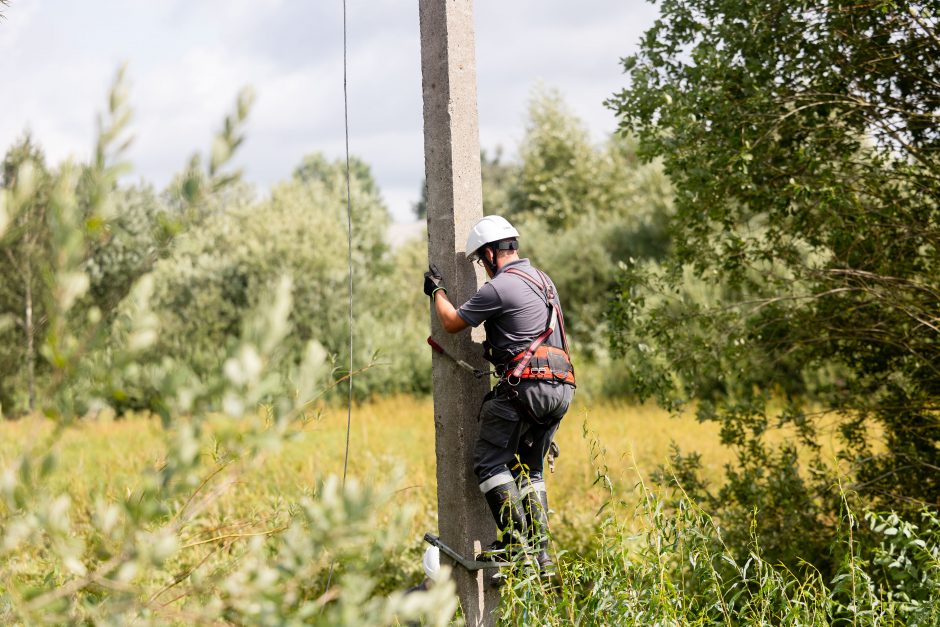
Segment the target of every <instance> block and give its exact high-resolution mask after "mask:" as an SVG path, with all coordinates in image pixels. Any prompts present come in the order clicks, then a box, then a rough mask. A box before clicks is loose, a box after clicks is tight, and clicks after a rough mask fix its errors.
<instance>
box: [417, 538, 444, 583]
mask: <svg viewBox="0 0 940 627" xmlns="http://www.w3.org/2000/svg"><path fill="white" fill-rule="evenodd" d="M421 563H422V565H423V566H424V574H425V576H426V577H427V578H428V579H430V580H431V581H437V576H438V574H439V573H440V572H441V551H440V549H438V548H437V547H436V546H429V547H428V550H427V551H425V552H424V559H422V560H421Z"/></svg>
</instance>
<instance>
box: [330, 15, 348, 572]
mask: <svg viewBox="0 0 940 627" xmlns="http://www.w3.org/2000/svg"><path fill="white" fill-rule="evenodd" d="M346 56H347V54H346V0H343V128H344V130H345V134H346V246H347V251H348V256H347V266H348V270H349V320H348V323H349V374H348V375H347V376H346V384H347V390H348V392H347V398H346V452H345V454H344V455H343V491H344V492H345V491H346V471H347V470H348V469H349V434H350V430H351V428H352V402H353V384H352V380H353V253H352V250H353V249H352V244H353V237H352V236H353V229H352V186H351V185H350V182H349V178H350V177H349V94H348V91H347V88H346V66H347V59H346ZM335 565H336V562H335V561H331V562H330V574H329V576H328V577H327V579H326V589H327V590H329V589H330V584H332V583H333V567H334V566H335Z"/></svg>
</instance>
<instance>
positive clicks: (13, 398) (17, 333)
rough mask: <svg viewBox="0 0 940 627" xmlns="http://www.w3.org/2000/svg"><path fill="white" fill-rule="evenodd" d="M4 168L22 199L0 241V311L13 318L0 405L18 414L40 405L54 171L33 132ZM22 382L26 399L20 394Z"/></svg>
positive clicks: (2, 357)
mask: <svg viewBox="0 0 940 627" xmlns="http://www.w3.org/2000/svg"><path fill="white" fill-rule="evenodd" d="M2 167H3V171H2V176H3V179H2V186H3V188H5V189H8V190H11V191H13V192H14V193H15V194H17V195H18V196H19V197H20V198H21V202H20V203H19V207H18V211H17V213H16V215H14V216H11V219H10V224H8V225H7V233H6V236H5V237H4V239H3V241H2V242H0V258H2V259H3V262H4V263H3V270H2V274H0V276H2V281H0V314H5V315H7V316H9V317H10V319H12V320H13V321H15V322H14V324H11V325H9V326H7V328H6V330H5V331H4V330H3V329H2V328H0V338H3V339H4V341H3V342H2V346H3V348H2V349H0V362H2V364H0V368H2V371H3V372H4V373H8V374H7V375H6V376H4V377H3V380H2V381H0V406H2V407H3V408H4V410H5V411H6V412H8V413H9V412H11V411H12V412H14V413H15V412H17V411H20V410H23V409H25V410H27V411H33V410H34V408H35V407H36V385H37V383H36V377H37V368H38V369H40V370H41V369H42V364H41V363H39V360H38V359H37V357H38V349H37V338H41V337H42V335H43V332H44V331H43V326H44V324H45V307H46V300H47V299H48V297H49V295H48V294H47V293H46V292H45V291H44V285H45V284H44V281H43V276H44V275H45V274H47V273H48V260H49V258H50V256H51V246H52V242H51V240H50V233H49V229H48V228H47V226H46V219H47V211H48V205H49V193H50V175H49V172H48V170H47V169H46V164H45V157H44V155H43V153H42V150H41V149H40V148H39V146H38V145H37V144H36V143H35V142H34V141H33V139H32V137H31V136H30V135H29V134H26V135H25V136H24V137H23V138H22V139H21V140H19V141H18V142H17V143H16V144H14V145H13V146H12V147H11V148H10V149H9V151H7V154H6V157H5V158H4V160H3V166H2ZM4 336H5V337H4ZM21 368H22V369H21ZM24 380H25V381H24ZM24 382H25V386H26V398H25V402H23V399H19V398H17V394H16V391H17V388H19V389H20V390H21V389H22V386H23V384H24Z"/></svg>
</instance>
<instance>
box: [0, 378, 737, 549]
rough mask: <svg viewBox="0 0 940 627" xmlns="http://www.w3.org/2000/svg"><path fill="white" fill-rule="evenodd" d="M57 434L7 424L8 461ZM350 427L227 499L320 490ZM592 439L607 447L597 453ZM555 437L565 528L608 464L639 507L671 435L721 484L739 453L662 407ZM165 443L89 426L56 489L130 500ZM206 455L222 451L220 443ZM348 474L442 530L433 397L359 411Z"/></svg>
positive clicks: (331, 417)
mask: <svg viewBox="0 0 940 627" xmlns="http://www.w3.org/2000/svg"><path fill="white" fill-rule="evenodd" d="M51 431H52V429H51V426H50V424H49V423H48V422H45V421H43V420H42V419H39V418H36V419H27V420H21V421H17V422H5V423H0V464H2V465H3V466H6V465H7V464H8V463H9V462H10V461H11V460H12V459H13V458H14V457H16V456H18V455H20V454H22V453H24V452H26V451H27V450H28V449H29V448H30V447H31V446H32V445H35V444H36V443H40V442H42V440H43V438H44V436H45V435H48V434H49V433H50V432H51ZM345 434H346V410H345V408H327V409H325V410H323V413H322V415H321V416H320V417H319V418H318V419H317V420H314V421H312V422H311V423H309V424H308V425H306V426H305V427H304V429H303V437H302V438H299V439H297V440H295V441H292V442H289V443H287V444H286V445H285V446H284V447H283V449H281V450H280V451H279V452H278V453H277V454H275V455H268V456H267V457H266V458H265V459H264V460H262V461H261V462H259V463H258V464H257V466H256V467H255V468H252V469H250V470H249V471H248V472H247V473H245V474H244V475H243V476H242V477H241V479H240V481H239V483H238V484H237V485H236V486H235V488H234V490H233V491H232V492H231V493H229V494H228V495H226V497H225V498H226V500H228V501H229V503H233V504H234V503H237V505H236V506H235V507H233V509H234V510H235V511H237V512H240V513H242V514H244V515H246V516H250V517H251V518H256V516H257V515H258V514H260V513H262V512H263V511H264V510H267V509H269V508H271V507H272V506H276V504H277V503H279V502H284V501H285V500H287V501H289V500H292V499H295V498H297V497H299V496H301V495H304V494H311V493H313V492H314V491H315V490H316V486H317V483H318V482H319V481H320V480H322V479H323V478H325V477H327V476H329V475H341V474H342V472H343V453H344V440H345ZM592 440H593V441H594V442H596V443H597V445H598V447H595V448H594V451H593V452H592V446H591V443H592ZM556 441H557V442H558V444H559V445H560V447H561V451H562V453H561V456H560V457H559V459H558V462H557V468H556V472H555V473H554V474H551V475H549V476H548V477H547V481H548V485H549V491H550V495H551V499H552V509H554V510H555V511H556V512H557V513H558V515H557V517H556V520H557V523H558V525H559V527H562V528H565V529H562V531H563V533H565V532H567V533H574V532H576V530H577V529H578V528H580V527H582V526H583V525H585V524H589V523H590V519H591V518H593V516H594V514H595V512H596V511H597V509H598V508H599V507H600V505H601V504H602V502H603V501H604V500H605V499H606V495H605V493H604V492H603V490H600V489H597V488H594V489H592V488H591V485H592V483H593V482H594V480H595V478H596V468H597V467H605V466H606V469H607V472H608V474H609V475H610V478H611V479H612V480H613V481H614V483H615V485H616V486H617V488H616V490H617V492H616V493H615V496H616V497H617V498H619V499H622V500H624V501H626V502H627V503H628V504H629V503H630V502H631V499H633V498H635V496H634V492H633V490H632V487H633V486H634V484H636V482H637V480H638V478H639V477H644V478H645V477H648V475H649V474H650V473H651V472H652V471H653V470H655V469H656V468H657V466H659V465H660V464H665V463H667V461H668V455H669V447H670V444H671V443H672V442H675V443H676V444H678V445H679V447H680V448H681V449H682V450H683V451H693V450H694V451H697V452H699V453H701V454H702V456H703V462H704V465H705V470H706V475H707V476H709V477H711V478H713V479H718V478H719V477H720V476H721V474H722V466H723V464H724V463H725V462H726V461H729V459H730V454H729V452H728V451H727V450H726V449H724V448H722V447H721V446H720V444H719V441H718V430H717V426H716V425H711V424H699V423H698V422H697V421H695V419H694V418H693V417H691V416H684V417H681V418H671V417H669V415H668V414H667V413H666V412H664V411H662V410H660V409H658V408H656V407H654V406H635V405H628V404H615V403H610V402H596V403H595V402H590V401H581V400H579V399H576V401H575V404H574V406H573V408H572V410H571V411H570V412H569V414H568V416H567V417H566V418H565V419H564V421H563V423H562V426H561V429H560V430H559V433H558V435H557V438H556ZM165 446H166V445H165V441H164V437H163V432H162V429H161V428H160V425H159V421H158V420H156V419H154V418H145V417H132V418H129V419H125V420H119V421H108V420H103V421H86V422H82V423H80V424H79V425H78V426H76V427H75V428H71V429H69V430H68V431H67V432H66V433H65V435H64V437H63V438H62V439H61V441H60V442H59V443H58V444H57V448H58V450H59V458H60V462H59V468H58V470H57V471H56V473H55V474H54V476H53V477H52V482H53V484H54V485H53V489H56V490H64V491H68V492H69V493H70V494H71V495H72V499H73V502H76V503H79V504H81V503H89V502H90V499H91V498H92V497H93V496H97V495H104V496H106V497H110V498H118V497H121V496H124V495H125V494H127V493H128V492H130V491H133V490H134V489H135V488H136V487H138V482H139V476H140V472H141V470H143V469H145V468H148V467H149V468H153V467H156V466H157V465H159V464H160V463H161V461H162V460H163V458H164V455H165ZM598 451H600V452H601V455H600V456H599V457H598V456H596V455H595V453H597V452H598ZM204 453H205V455H207V456H210V455H211V451H210V450H206V451H205V452H204ZM592 457H594V458H595V459H593V460H592ZM348 472H349V476H350V477H351V478H353V479H355V480H358V481H363V482H368V483H376V484H382V483H387V482H388V481H389V480H391V479H392V478H394V477H395V476H397V475H400V477H401V483H400V486H399V491H398V492H397V493H396V494H395V497H394V505H395V506H398V505H400V506H402V507H410V508H413V509H415V510H416V514H417V515H416V517H415V522H414V533H415V534H416V538H420V536H421V534H422V533H423V531H425V530H431V529H433V528H434V527H435V526H436V509H437V507H436V481H435V451H434V422H433V405H432V401H431V400H430V399H419V398H414V397H410V396H400V397H393V398H387V399H382V400H378V401H375V402H372V403H369V404H365V405H361V406H357V407H355V408H354V410H353V416H352V430H351V439H350V459H349V469H348Z"/></svg>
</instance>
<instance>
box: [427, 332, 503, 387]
mask: <svg viewBox="0 0 940 627" xmlns="http://www.w3.org/2000/svg"><path fill="white" fill-rule="evenodd" d="M428 345H429V346H430V347H431V348H432V349H433V350H434V352H435V353H439V354H441V355H443V356H445V357H447V358H448V359H450V360H451V361H452V362H454V363H455V364H457V365H458V366H460V367H461V368H463V369H464V370H466V371H468V372H472V373H473V376H475V377H476V378H477V379H482V378H483V377H485V376H486V375H488V374H491V371H489V370H480V369H479V368H474V367H473V366H471V365H470V364H468V363H467V362H465V361H464V360H463V359H457V357H455V356H454V355H452V354H451V353H450V352H448V351H447V349H445V348H444V347H443V346H441V345H440V344H438V343H437V340H435V339H434V338H433V337H432V336H430V335H429V336H428Z"/></svg>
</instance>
